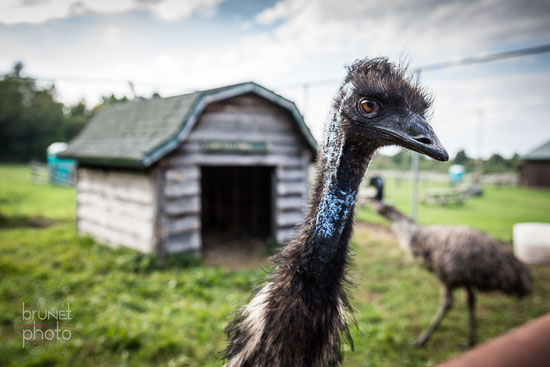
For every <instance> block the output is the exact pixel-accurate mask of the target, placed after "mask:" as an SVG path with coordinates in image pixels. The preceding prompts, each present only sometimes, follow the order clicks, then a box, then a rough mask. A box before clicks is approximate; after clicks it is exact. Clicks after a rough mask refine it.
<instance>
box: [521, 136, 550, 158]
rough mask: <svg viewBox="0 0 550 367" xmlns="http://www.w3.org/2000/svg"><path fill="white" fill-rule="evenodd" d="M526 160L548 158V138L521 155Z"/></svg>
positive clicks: (549, 149) (549, 150)
mask: <svg viewBox="0 0 550 367" xmlns="http://www.w3.org/2000/svg"><path fill="white" fill-rule="evenodd" d="M521 158H522V159H523V160H526V161H542V160H550V140H548V141H547V142H546V143H544V144H542V145H541V146H538V147H536V148H535V149H533V150H531V151H530V152H529V153H527V154H526V155H524V156H523V157H521Z"/></svg>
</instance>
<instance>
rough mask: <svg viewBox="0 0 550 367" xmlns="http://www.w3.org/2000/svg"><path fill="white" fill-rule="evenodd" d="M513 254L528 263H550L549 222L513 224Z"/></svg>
mask: <svg viewBox="0 0 550 367" xmlns="http://www.w3.org/2000/svg"><path fill="white" fill-rule="evenodd" d="M514 254H515V255H516V257H517V258H518V259H520V260H521V261H523V262H525V263H528V264H550V223H518V224H514Z"/></svg>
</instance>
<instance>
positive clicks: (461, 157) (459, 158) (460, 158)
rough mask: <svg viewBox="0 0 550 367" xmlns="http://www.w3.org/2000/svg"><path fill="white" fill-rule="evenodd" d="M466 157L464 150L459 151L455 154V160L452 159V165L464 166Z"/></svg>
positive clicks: (466, 160)
mask: <svg viewBox="0 0 550 367" xmlns="http://www.w3.org/2000/svg"><path fill="white" fill-rule="evenodd" d="M468 159H469V158H468V156H467V155H466V152H465V151H464V149H462V150H461V151H459V152H458V153H456V156H455V158H454V159H453V163H454V164H461V165H463V166H464V165H466V163H468Z"/></svg>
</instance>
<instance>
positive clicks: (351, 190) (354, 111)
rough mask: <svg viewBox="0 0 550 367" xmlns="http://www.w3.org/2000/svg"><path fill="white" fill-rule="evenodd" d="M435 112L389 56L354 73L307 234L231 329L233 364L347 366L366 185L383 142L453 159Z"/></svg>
mask: <svg viewBox="0 0 550 367" xmlns="http://www.w3.org/2000/svg"><path fill="white" fill-rule="evenodd" d="M429 106H430V101H429V99H427V98H426V96H425V94H424V93H423V92H422V91H421V89H420V88H419V87H418V86H417V85H413V84H412V83H410V81H409V79H407V78H406V77H405V74H404V71H403V70H402V69H400V68H398V67H396V66H395V65H393V64H391V63H389V62H388V61H387V60H386V59H373V60H368V59H366V60H361V61H357V62H355V63H354V64H353V65H352V66H351V67H350V68H349V70H348V74H347V76H346V79H345V80H344V84H343V85H342V86H341V88H340V90H339V92H338V94H337V96H336V98H335V101H334V105H333V109H332V113H331V115H330V120H329V121H328V122H327V125H326V127H325V134H324V142H323V146H322V152H321V153H320V156H319V159H318V169H317V178H316V183H315V186H314V193H313V197H312V201H311V205H310V206H309V207H308V209H307V212H306V215H305V218H304V222H303V224H302V227H301V228H300V230H299V231H298V234H297V236H296V238H295V239H294V240H293V241H291V242H290V243H289V244H288V245H287V246H286V247H285V248H284V249H283V250H282V251H281V252H280V253H279V254H278V255H277V256H276V257H275V259H274V263H275V266H276V267H275V269H274V271H273V273H272V274H271V275H270V277H269V280H268V283H267V284H266V285H265V286H264V287H263V288H262V289H260V290H259V291H258V292H257V293H256V295H255V296H254V297H253V298H252V299H251V300H250V302H249V303H248V304H247V305H245V306H244V307H243V308H242V309H240V310H239V312H238V315H237V317H236V319H235V320H234V321H233V323H231V324H230V325H229V326H228V328H227V332H228V334H229V337H230V339H231V341H230V344H229V345H228V347H227V348H226V350H225V352H224V357H225V358H226V360H227V364H226V367H236V366H250V367H252V366H254V367H264V366H281V367H286V366H299V367H309V366H315V367H324V366H337V365H339V364H340V362H341V359H342V356H341V348H340V339H341V334H342V333H345V334H346V336H347V337H348V339H349V340H350V342H351V338H350V335H349V332H348V327H347V321H346V311H349V302H348V296H347V293H346V285H347V284H348V282H347V280H346V268H347V264H348V260H349V246H348V245H349V240H350V236H351V232H352V226H353V211H354V205H355V197H356V194H357V190H358V188H359V184H360V183H361V179H362V177H363V175H364V173H365V170H366V168H367V165H368V162H369V161H370V159H371V157H372V155H373V154H374V152H375V151H376V150H377V149H378V148H379V147H381V146H384V145H401V146H403V147H407V148H409V149H412V150H415V151H417V152H420V153H423V154H426V155H429V156H430V157H432V158H435V159H438V160H442V161H445V160H447V159H448V155H447V152H446V151H445V149H444V148H443V147H442V146H441V144H440V143H439V141H438V139H437V137H436V135H435V133H434V132H433V130H432V129H431V127H430V125H429V124H428V123H427V122H426V120H425V119H424V115H425V113H426V110H427V109H428V108H429Z"/></svg>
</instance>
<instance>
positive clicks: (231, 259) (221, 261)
mask: <svg viewBox="0 0 550 367" xmlns="http://www.w3.org/2000/svg"><path fill="white" fill-rule="evenodd" d="M202 243H203V250H202V258H203V261H204V264H205V265H207V266H220V267H223V268H225V269H246V268H255V267H260V266H265V265H268V264H269V259H268V250H269V243H270V241H269V240H266V239H259V238H255V237H249V236H243V235H242V234H240V235H233V234H231V233H224V234H221V233H216V234H207V235H204V236H203V239H202Z"/></svg>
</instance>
